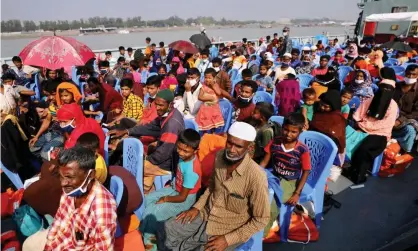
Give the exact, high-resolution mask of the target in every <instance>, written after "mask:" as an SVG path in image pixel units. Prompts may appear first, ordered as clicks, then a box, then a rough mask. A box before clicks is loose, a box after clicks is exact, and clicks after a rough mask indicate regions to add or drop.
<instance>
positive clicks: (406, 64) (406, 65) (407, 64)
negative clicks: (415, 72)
mask: <svg viewBox="0 0 418 251" xmlns="http://www.w3.org/2000/svg"><path fill="white" fill-rule="evenodd" d="M410 65H415V66H416V67H418V64H417V63H404V64H403V65H402V67H403V68H404V69H405V70H406V68H407V67H408V66H410Z"/></svg>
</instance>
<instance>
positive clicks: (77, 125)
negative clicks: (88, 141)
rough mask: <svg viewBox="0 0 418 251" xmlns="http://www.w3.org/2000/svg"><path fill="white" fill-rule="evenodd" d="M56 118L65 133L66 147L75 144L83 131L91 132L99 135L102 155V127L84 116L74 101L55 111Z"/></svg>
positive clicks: (102, 153) (103, 136)
mask: <svg viewBox="0 0 418 251" xmlns="http://www.w3.org/2000/svg"><path fill="white" fill-rule="evenodd" d="M57 120H58V122H59V125H60V127H61V130H62V131H63V132H64V134H65V135H66V140H65V145H64V147H65V148H66V149H68V148H71V147H73V146H75V145H76V143H77V139H78V138H79V137H80V136H81V135H83V134H84V133H87V132H91V133H94V134H96V135H97V136H98V137H99V141H100V154H101V155H102V156H104V140H105V135H104V132H103V129H102V128H101V127H100V125H99V124H98V123H97V122H96V120H94V119H91V118H86V117H85V116H84V114H83V111H82V110H81V107H80V106H79V105H77V104H75V103H72V104H65V105H63V106H62V107H61V108H60V109H59V110H58V112H57Z"/></svg>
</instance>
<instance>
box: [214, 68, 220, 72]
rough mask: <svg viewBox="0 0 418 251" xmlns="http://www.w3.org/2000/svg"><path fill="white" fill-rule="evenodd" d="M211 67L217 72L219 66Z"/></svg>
mask: <svg viewBox="0 0 418 251" xmlns="http://www.w3.org/2000/svg"><path fill="white" fill-rule="evenodd" d="M213 69H214V70H215V71H216V72H218V71H219V70H220V69H221V68H220V67H213Z"/></svg>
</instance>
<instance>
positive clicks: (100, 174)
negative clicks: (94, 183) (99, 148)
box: [95, 154, 107, 184]
mask: <svg viewBox="0 0 418 251" xmlns="http://www.w3.org/2000/svg"><path fill="white" fill-rule="evenodd" d="M95 169H96V180H98V181H99V182H100V183H101V184H103V183H104V182H105V181H106V178H107V167H106V162H105V160H104V158H103V157H102V155H100V154H98V155H97V158H96V168H95Z"/></svg>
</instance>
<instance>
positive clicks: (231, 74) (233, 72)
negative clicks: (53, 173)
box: [228, 69, 238, 81]
mask: <svg viewBox="0 0 418 251" xmlns="http://www.w3.org/2000/svg"><path fill="white" fill-rule="evenodd" d="M237 75H238V70H237V69H232V70H230V71H229V72H228V76H229V79H230V80H231V81H232V80H234V79H235V78H236V77H237Z"/></svg>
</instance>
